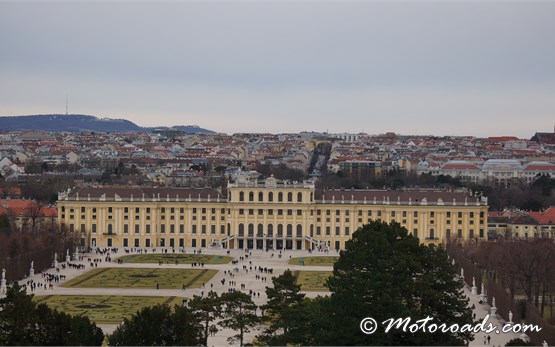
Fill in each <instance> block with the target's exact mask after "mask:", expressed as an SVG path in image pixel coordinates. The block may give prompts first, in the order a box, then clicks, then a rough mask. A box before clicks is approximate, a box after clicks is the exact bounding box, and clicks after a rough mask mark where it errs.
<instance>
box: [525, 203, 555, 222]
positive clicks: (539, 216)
mask: <svg viewBox="0 0 555 347" xmlns="http://www.w3.org/2000/svg"><path fill="white" fill-rule="evenodd" d="M528 214H529V215H530V216H531V217H532V218H534V219H536V220H537V221H538V222H539V223H540V224H555V207H550V208H548V209H547V210H545V211H544V212H528Z"/></svg>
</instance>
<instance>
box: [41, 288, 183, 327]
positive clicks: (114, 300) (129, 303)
mask: <svg viewBox="0 0 555 347" xmlns="http://www.w3.org/2000/svg"><path fill="white" fill-rule="evenodd" d="M33 300H34V301H36V302H38V303H45V304H46V305H48V306H49V307H51V308H54V309H56V310H58V311H61V312H65V313H68V314H70V315H72V316H87V317H89V319H90V320H92V321H94V322H95V323H97V324H120V323H121V322H122V321H123V318H130V317H131V316H132V315H133V314H134V313H136V312H138V311H140V310H141V309H143V308H144V307H148V306H154V305H157V304H167V305H169V306H170V307H173V306H175V305H182V304H183V298H182V297H176V296H171V297H166V296H115V295H45V296H36V297H34V298H33Z"/></svg>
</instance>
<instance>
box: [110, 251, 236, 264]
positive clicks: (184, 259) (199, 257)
mask: <svg viewBox="0 0 555 347" xmlns="http://www.w3.org/2000/svg"><path fill="white" fill-rule="evenodd" d="M118 259H119V260H121V261H122V262H124V263H153V264H158V263H159V262H162V263H164V264H175V261H176V260H177V263H178V264H191V263H204V264H227V263H229V262H230V261H231V259H233V258H231V257H227V256H224V255H209V254H183V253H168V254H162V253H158V254H156V253H155V254H131V255H124V256H122V257H119V258H118ZM114 261H117V259H114Z"/></svg>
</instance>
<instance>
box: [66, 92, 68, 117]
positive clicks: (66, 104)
mask: <svg viewBox="0 0 555 347" xmlns="http://www.w3.org/2000/svg"><path fill="white" fill-rule="evenodd" d="M67 115H68V113H67V94H66V116H67Z"/></svg>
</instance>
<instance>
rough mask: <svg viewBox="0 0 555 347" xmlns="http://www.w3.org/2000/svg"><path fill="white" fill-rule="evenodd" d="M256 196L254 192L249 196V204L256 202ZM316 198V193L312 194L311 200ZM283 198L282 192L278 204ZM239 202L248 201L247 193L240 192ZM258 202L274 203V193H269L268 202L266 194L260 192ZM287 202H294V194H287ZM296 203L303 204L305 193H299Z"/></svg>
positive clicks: (278, 197)
mask: <svg viewBox="0 0 555 347" xmlns="http://www.w3.org/2000/svg"><path fill="white" fill-rule="evenodd" d="M231 194H232V193H231V192H229V200H231ZM254 197H255V194H254V192H249V194H248V201H249V202H255V200H254ZM313 197H314V193H310V200H309V201H312V200H313ZM283 198H284V195H283V193H282V192H279V193H277V202H283ZM239 201H247V200H245V192H239ZM256 201H257V202H274V193H273V192H269V193H268V196H267V200H265V199H264V193H263V192H258V200H256ZM287 202H294V201H293V193H292V192H289V193H287ZM295 202H303V193H302V192H298V193H297V201H295Z"/></svg>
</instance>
